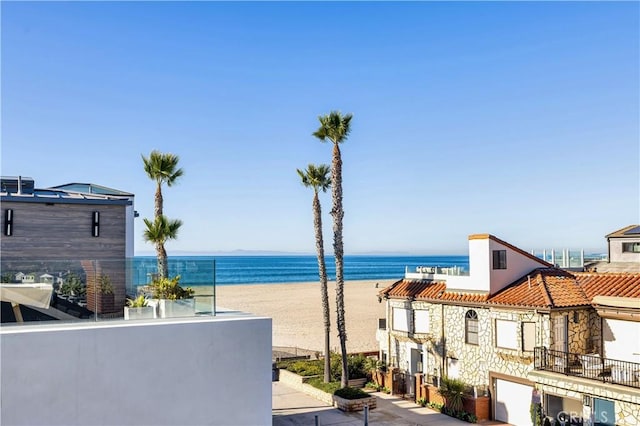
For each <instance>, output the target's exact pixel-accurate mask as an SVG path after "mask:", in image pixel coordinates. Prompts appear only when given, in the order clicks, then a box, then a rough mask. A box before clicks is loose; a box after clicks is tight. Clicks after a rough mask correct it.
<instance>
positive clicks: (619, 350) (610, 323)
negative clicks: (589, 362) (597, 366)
mask: <svg viewBox="0 0 640 426" xmlns="http://www.w3.org/2000/svg"><path fill="white" fill-rule="evenodd" d="M602 321H603V323H602V339H603V341H604V357H605V358H611V359H617V360H621V361H629V362H640V322H634V321H623V320H615V319H610V318H605V319H603V320H602Z"/></svg>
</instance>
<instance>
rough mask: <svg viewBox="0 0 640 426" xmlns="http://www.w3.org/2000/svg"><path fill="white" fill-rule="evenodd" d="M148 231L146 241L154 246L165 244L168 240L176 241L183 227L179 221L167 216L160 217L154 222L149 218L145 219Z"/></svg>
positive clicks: (145, 234) (145, 232) (145, 236)
mask: <svg viewBox="0 0 640 426" xmlns="http://www.w3.org/2000/svg"><path fill="white" fill-rule="evenodd" d="M143 221H144V224H145V226H146V229H145V230H144V233H143V237H144V240H145V241H149V242H152V243H154V244H164V243H165V242H166V241H167V240H175V239H176V238H178V230H179V229H180V227H181V226H182V221H181V220H179V219H169V218H167V217H166V216H164V215H162V216H158V217H156V219H155V220H154V221H151V220H149V219H147V218H144V219H143Z"/></svg>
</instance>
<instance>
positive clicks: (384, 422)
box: [272, 382, 499, 426]
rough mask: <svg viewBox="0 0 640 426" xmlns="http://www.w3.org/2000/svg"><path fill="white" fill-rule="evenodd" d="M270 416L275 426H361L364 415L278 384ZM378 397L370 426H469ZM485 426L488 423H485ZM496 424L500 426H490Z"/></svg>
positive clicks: (416, 407)
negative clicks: (340, 408)
mask: <svg viewBox="0 0 640 426" xmlns="http://www.w3.org/2000/svg"><path fill="white" fill-rule="evenodd" d="M272 390H273V396H272V401H273V403H272V407H273V408H272V413H273V424H274V426H293V425H305V426H313V425H315V416H318V424H319V425H321V426H328V425H341V426H362V425H364V412H357V413H345V412H342V411H340V410H338V409H337V408H333V407H330V406H327V405H326V404H324V403H322V402H321V401H319V400H317V399H315V398H313V397H311V396H309V395H307V394H305V393H303V392H299V391H296V390H295V389H292V388H290V387H288V386H287V385H284V384H282V383H280V382H273V383H272ZM374 395H375V396H377V397H378V402H377V405H378V406H377V408H375V409H373V410H371V411H369V425H372V426H373V425H375V426H422V425H425V426H461V425H466V426H469V425H470V423H467V422H463V421H461V420H458V419H454V418H453V417H449V416H446V415H444V414H440V413H439V412H437V411H433V410H431V409H429V408H426V407H421V406H419V405H417V404H414V403H413V402H410V401H405V400H402V399H400V398H398V397H396V396H391V395H387V394H385V393H382V392H374ZM485 424H487V423H485ZM491 424H499V423H491Z"/></svg>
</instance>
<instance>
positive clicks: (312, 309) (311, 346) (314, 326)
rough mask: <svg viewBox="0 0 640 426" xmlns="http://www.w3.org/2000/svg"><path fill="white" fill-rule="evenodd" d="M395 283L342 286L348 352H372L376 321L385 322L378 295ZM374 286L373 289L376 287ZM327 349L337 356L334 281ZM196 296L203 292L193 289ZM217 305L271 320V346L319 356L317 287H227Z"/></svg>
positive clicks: (321, 345)
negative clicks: (293, 348)
mask: <svg viewBox="0 0 640 426" xmlns="http://www.w3.org/2000/svg"><path fill="white" fill-rule="evenodd" d="M393 282H395V280H366V281H346V282H345V285H344V298H345V312H346V318H345V321H346V324H347V351H348V352H350V353H351V352H367V351H376V350H377V349H378V343H377V341H376V330H377V328H378V318H384V317H385V305H384V303H378V297H377V294H378V292H379V291H380V290H382V289H383V288H384V287H386V286H388V285H390V284H392V283H393ZM376 284H377V287H376ZM328 286H329V303H330V308H331V349H332V350H336V351H339V347H340V341H339V340H338V331H337V328H336V300H335V299H336V292H335V288H336V286H335V282H329V285H328ZM197 290H198V293H201V292H202V291H206V290H204V289H197ZM216 293H217V297H216V305H217V306H218V307H224V308H229V309H234V310H239V311H244V312H250V313H253V314H256V315H259V316H266V317H270V318H272V319H273V346H285V347H297V348H302V349H308V350H313V351H318V352H322V351H323V350H324V325H323V319H322V303H321V299H320V284H319V283H318V282H310V283H285V284H254V285H225V286H218V287H217V289H216Z"/></svg>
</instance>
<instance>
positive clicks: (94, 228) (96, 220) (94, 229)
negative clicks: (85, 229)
mask: <svg viewBox="0 0 640 426" xmlns="http://www.w3.org/2000/svg"><path fill="white" fill-rule="evenodd" d="M91 218H92V219H93V221H92V225H91V235H93V236H94V237H99V236H100V212H93V213H91Z"/></svg>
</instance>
